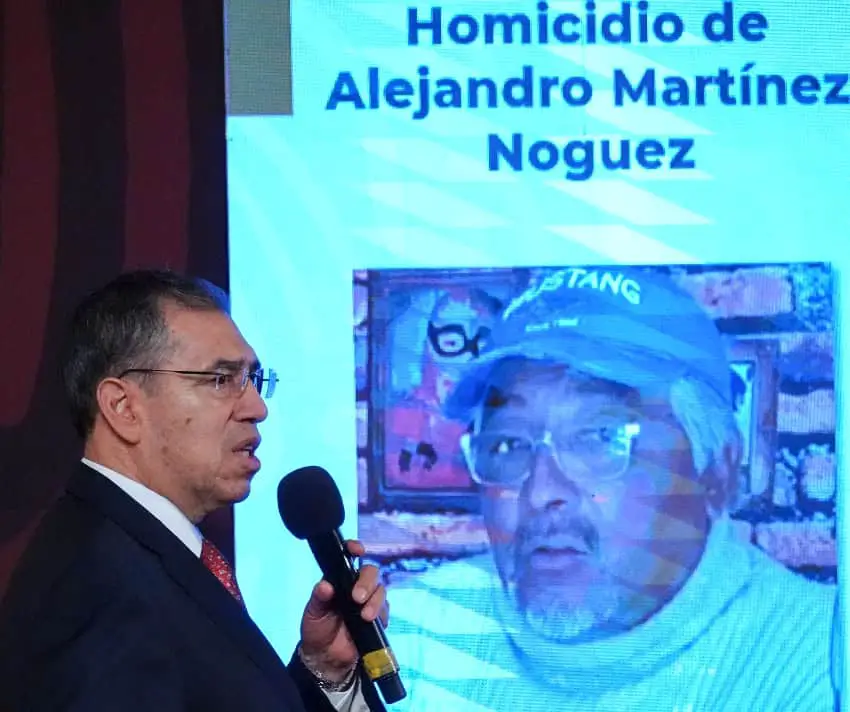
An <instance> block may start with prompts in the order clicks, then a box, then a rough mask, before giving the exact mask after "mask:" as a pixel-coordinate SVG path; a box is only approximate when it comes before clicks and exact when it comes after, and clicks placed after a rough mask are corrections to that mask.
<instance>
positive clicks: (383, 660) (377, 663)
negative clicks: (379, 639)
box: [363, 648, 398, 680]
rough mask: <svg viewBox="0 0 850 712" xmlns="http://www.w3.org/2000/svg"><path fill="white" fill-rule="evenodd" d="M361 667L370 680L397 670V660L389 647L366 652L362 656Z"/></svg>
mask: <svg viewBox="0 0 850 712" xmlns="http://www.w3.org/2000/svg"><path fill="white" fill-rule="evenodd" d="M363 667H364V669H365V670H366V674H367V675H368V676H369V679H370V680H377V679H378V678H379V677H384V676H385V675H391V674H393V673H395V672H398V662H396V659H395V656H394V655H393V652H392V650H390V649H389V648H381V649H380V650H373V651H371V652H369V653H366V654H365V655H364V656H363Z"/></svg>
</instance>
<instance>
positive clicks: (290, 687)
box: [0, 465, 384, 712]
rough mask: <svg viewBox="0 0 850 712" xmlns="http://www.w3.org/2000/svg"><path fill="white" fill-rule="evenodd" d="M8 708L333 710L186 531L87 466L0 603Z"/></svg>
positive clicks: (369, 693)
mask: <svg viewBox="0 0 850 712" xmlns="http://www.w3.org/2000/svg"><path fill="white" fill-rule="evenodd" d="M361 674H362V671H361ZM363 683H364V693H365V694H366V699H367V701H368V702H369V705H370V708H371V709H372V710H375V711H378V710H381V711H382V712H383V709H384V708H383V705H382V703H381V702H380V700H379V699H378V698H377V696H376V695H375V692H374V688H373V687H371V685H370V684H369V683H367V682H366V681H365V679H364V680H363ZM0 708H2V709H3V710H7V709H8V710H10V712H25V711H26V712H29V711H32V712H47V711H48V710H49V711H54V710H56V711H58V710H63V711H66V710H67V711H71V710H74V711H75V712H76V711H80V712H83V711H85V712H88V711H89V710H104V711H108V712H136V711H137V710H138V712H178V711H181V712H182V711H189V710H193V711H194V710H197V711H198V712H215V711H216V710H222V711H225V710H226V711H227V712H252V711H253V710H258V711H259V710H262V711H263V712H333V707H332V706H331V704H330V702H329V701H328V699H327V697H326V696H325V695H324V693H323V692H322V691H321V690H320V689H319V688H318V686H317V685H316V684H315V682H314V680H313V677H312V676H311V675H310V673H309V672H308V671H307V670H306V669H305V668H304V667H303V665H301V664H300V662H299V661H298V659H297V657H295V656H293V659H292V660H291V661H290V663H289V665H288V666H287V665H284V664H283V662H282V661H281V660H280V658H279V657H278V656H277V654H276V653H275V651H274V650H273V649H272V647H271V646H270V644H269V643H268V642H267V641H266V639H265V637H264V636H263V634H262V633H261V632H260V630H259V629H258V628H257V626H256V625H255V624H254V622H253V621H252V620H251V618H250V617H249V615H248V614H247V612H246V611H245V610H244V608H242V606H240V605H239V603H237V602H236V601H235V600H234V599H233V598H232V597H231V596H230V594H228V593H227V591H226V590H225V589H224V587H223V586H222V585H221V584H220V583H219V582H218V580H217V579H216V578H215V577H214V576H213V575H212V574H211V573H210V572H209V571H207V569H206V568H205V567H204V565H203V564H202V563H201V562H200V561H199V560H198V559H197V558H196V557H195V556H194V555H193V554H192V552H191V551H189V550H188V549H187V548H186V546H185V545H184V544H183V543H182V542H181V541H180V540H179V539H177V538H176V537H175V536H174V535H173V534H172V533H171V532H170V531H169V530H168V529H167V528H166V527H165V526H164V525H162V524H161V523H160V522H159V520H157V519H156V518H155V517H154V516H153V515H151V514H150V513H149V512H148V511H147V510H145V509H144V508H143V507H141V506H140V505H139V504H138V503H137V502H136V501H135V500H133V499H132V498H131V497H129V496H128V495H127V494H125V493H124V492H123V491H122V490H121V489H120V488H119V487H117V486H115V485H114V484H113V483H112V482H110V481H109V480H108V479H107V478H105V477H103V476H102V475H100V474H99V473H95V472H94V471H92V470H91V469H90V468H88V467H86V466H85V465H81V466H80V468H79V471H77V472H76V473H75V474H74V475H73V477H72V478H71V481H70V483H69V485H68V488H67V491H66V492H65V494H64V495H63V496H62V497H61V499H60V500H59V501H58V502H57V503H56V505H55V506H54V507H53V508H52V510H51V511H50V512H49V513H48V514H47V515H46V516H45V518H44V519H43V520H42V523H41V525H40V527H39V529H38V531H37V532H36V534H35V536H34V538H33V540H32V542H31V544H30V546H29V548H28V550H27V552H26V553H25V554H24V556H23V558H22V560H21V562H20V563H19V565H18V568H17V570H16V572H15V575H14V576H13V578H12V581H11V583H10V587H9V590H8V591H7V594H6V597H5V599H4V601H3V604H2V607H1V608H0Z"/></svg>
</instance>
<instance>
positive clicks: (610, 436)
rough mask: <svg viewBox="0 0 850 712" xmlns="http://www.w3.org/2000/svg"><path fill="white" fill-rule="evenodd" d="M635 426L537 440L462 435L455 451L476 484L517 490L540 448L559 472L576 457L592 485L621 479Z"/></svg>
mask: <svg viewBox="0 0 850 712" xmlns="http://www.w3.org/2000/svg"><path fill="white" fill-rule="evenodd" d="M638 435H640V424H638V423H623V424H617V425H604V426H600V427H595V428H584V429H582V430H579V431H577V432H573V433H570V434H569V435H567V436H566V437H562V436H555V435H553V434H552V433H551V432H549V431H546V432H545V433H544V434H543V436H542V437H541V438H537V439H534V438H530V437H526V436H522V435H512V434H509V433H502V432H486V431H485V432H482V433H478V434H476V435H471V436H470V435H468V434H467V435H464V436H463V437H462V438H461V449H462V450H463V452H464V455H465V456H466V460H467V465H468V466H469V470H470V474H471V476H472V479H473V480H475V481H476V482H478V484H481V485H490V486H498V487H520V486H522V484H523V483H524V482H525V481H526V480H527V479H528V478H529V476H530V475H531V472H532V470H533V469H534V462H535V459H536V457H537V453H538V451H539V450H540V448H541V446H542V447H545V448H547V449H548V450H549V452H551V453H552V457H553V458H554V459H555V462H556V464H557V465H558V467H559V468H561V469H564V463H565V462H566V460H567V457H572V458H575V459H577V460H578V461H579V462H580V463H581V465H582V469H583V470H586V473H587V477H588V478H592V479H594V480H596V481H600V480H604V481H612V480H617V479H619V478H621V477H622V476H623V475H624V474H625V473H626V471H627V470H628V468H629V464H630V462H631V458H632V450H633V448H634V442H635V440H636V439H637V437H638Z"/></svg>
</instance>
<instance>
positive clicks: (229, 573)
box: [201, 539, 243, 603]
mask: <svg viewBox="0 0 850 712" xmlns="http://www.w3.org/2000/svg"><path fill="white" fill-rule="evenodd" d="M201 561H202V562H203V564H204V566H206V567H207V568H208V569H209V570H210V571H211V572H212V573H213V575H214V576H215V577H216V578H217V579H218V580H219V581H221V585H222V586H224V587H225V588H226V589H227V592H228V593H229V594H230V595H231V596H233V598H235V599H236V600H237V601H239V603H243V601H242V594H241V593H240V591H239V586H238V585H237V584H236V575H235V574H234V573H233V567H232V566H231V565H230V562H229V561H228V560H227V559H225V558H224V555H223V554H222V553H221V552H220V551H219V550H218V549H217V548H216V545H215V544H213V543H212V542H211V541H209V540H208V539H204V543H203V546H202V547H201Z"/></svg>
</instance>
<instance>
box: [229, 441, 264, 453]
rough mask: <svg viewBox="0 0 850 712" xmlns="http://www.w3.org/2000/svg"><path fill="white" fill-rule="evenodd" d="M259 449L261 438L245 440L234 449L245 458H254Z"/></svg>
mask: <svg viewBox="0 0 850 712" xmlns="http://www.w3.org/2000/svg"><path fill="white" fill-rule="evenodd" d="M258 447H260V438H259V437H254V438H249V439H248V440H243V441H242V442H241V443H239V444H238V445H237V446H236V447H235V448H233V451H234V452H238V453H240V454H242V455H244V456H245V457H254V454H255V453H256V452H257V448H258Z"/></svg>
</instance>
